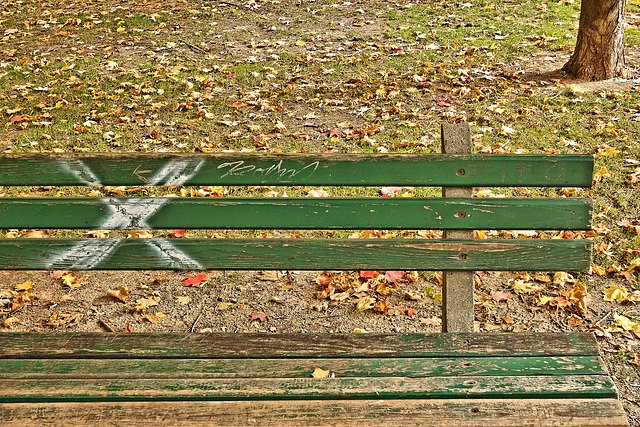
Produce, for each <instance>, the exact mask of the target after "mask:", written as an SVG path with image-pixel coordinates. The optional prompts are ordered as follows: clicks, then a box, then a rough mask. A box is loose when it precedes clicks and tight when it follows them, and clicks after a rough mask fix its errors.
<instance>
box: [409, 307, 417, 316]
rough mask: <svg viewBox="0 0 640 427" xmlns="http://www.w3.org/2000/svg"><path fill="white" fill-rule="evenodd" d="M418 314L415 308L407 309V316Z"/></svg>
mask: <svg viewBox="0 0 640 427" xmlns="http://www.w3.org/2000/svg"><path fill="white" fill-rule="evenodd" d="M416 314H418V312H417V311H416V310H415V309H413V308H409V309H407V316H415V315H416Z"/></svg>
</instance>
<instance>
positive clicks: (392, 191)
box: [380, 187, 402, 197]
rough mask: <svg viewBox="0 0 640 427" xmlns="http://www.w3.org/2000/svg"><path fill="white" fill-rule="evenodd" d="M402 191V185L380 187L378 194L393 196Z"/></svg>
mask: <svg viewBox="0 0 640 427" xmlns="http://www.w3.org/2000/svg"><path fill="white" fill-rule="evenodd" d="M401 191H402V187H382V188H381V189H380V194H382V197H393V196H396V195H398V193H400V192H401Z"/></svg>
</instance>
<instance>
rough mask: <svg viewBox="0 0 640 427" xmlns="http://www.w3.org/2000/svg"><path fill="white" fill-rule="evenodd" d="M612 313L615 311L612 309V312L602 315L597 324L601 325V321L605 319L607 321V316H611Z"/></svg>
mask: <svg viewBox="0 0 640 427" xmlns="http://www.w3.org/2000/svg"><path fill="white" fill-rule="evenodd" d="M612 313H613V311H610V312H608V313H607V314H605V315H604V316H603V317H602V319H600V320H598V321H597V322H596V323H595V326H600V323H602V322H604V321H605V319H606V318H607V317H609V316H611V314H612Z"/></svg>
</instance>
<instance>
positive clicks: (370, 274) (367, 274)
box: [360, 271, 380, 279]
mask: <svg viewBox="0 0 640 427" xmlns="http://www.w3.org/2000/svg"><path fill="white" fill-rule="evenodd" d="M378 274H380V273H378V272H377V271H361V272H360V278H361V279H374V278H376V277H378Z"/></svg>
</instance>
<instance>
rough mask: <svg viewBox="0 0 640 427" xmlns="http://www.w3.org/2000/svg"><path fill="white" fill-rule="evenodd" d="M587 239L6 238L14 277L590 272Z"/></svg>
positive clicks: (5, 253)
mask: <svg viewBox="0 0 640 427" xmlns="http://www.w3.org/2000/svg"><path fill="white" fill-rule="evenodd" d="M590 261H591V242H590V241H588V240H561V239H553V240H533V239H529V240H524V239H509V240H503V239H500V240H498V239H496V240H493V239H491V240H440V239H336V240H333V239H0V269H5V270H6V269H9V270H76V269H81V270H118V269H125V270H161V269H165V270H166V269H169V270H211V269H225V270H445V271H446V270H471V271H478V270H482V271H484V270H504V271H507V270H512V271H522V270H540V271H586V270H588V269H589V263H590Z"/></svg>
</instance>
